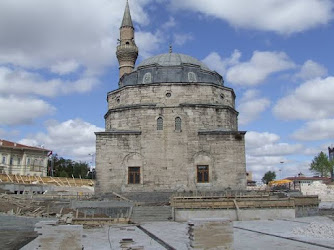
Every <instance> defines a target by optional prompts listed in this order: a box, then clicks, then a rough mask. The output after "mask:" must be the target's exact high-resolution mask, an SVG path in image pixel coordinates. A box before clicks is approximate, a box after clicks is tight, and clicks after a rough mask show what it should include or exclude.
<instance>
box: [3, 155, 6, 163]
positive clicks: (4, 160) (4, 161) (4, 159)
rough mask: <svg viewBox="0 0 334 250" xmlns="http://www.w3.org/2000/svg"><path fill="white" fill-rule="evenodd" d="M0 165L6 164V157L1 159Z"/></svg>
mask: <svg viewBox="0 0 334 250" xmlns="http://www.w3.org/2000/svg"><path fill="white" fill-rule="evenodd" d="M2 164H6V156H3V157H2Z"/></svg>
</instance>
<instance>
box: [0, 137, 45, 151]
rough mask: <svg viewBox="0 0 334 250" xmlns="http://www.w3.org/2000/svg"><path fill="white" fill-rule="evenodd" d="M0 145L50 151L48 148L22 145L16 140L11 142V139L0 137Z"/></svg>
mask: <svg viewBox="0 0 334 250" xmlns="http://www.w3.org/2000/svg"><path fill="white" fill-rule="evenodd" d="M0 147H5V148H18V149H32V150H40V151H50V150H48V149H45V148H38V147H32V146H27V145H23V144H19V143H16V142H11V141H6V140H2V139H0Z"/></svg>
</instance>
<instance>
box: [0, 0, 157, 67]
mask: <svg viewBox="0 0 334 250" xmlns="http://www.w3.org/2000/svg"><path fill="white" fill-rule="evenodd" d="M149 2H152V0H140V1H131V3H130V5H131V6H130V8H131V14H132V18H133V20H134V22H135V24H137V23H139V24H141V25H146V24H147V23H148V22H149V19H148V16H147V14H146V12H145V11H144V10H143V7H144V6H145V5H147V4H148V3H149ZM37 6H38V7H37ZM124 7H125V1H119V0H94V1H91V0H80V4H78V2H77V1H68V0H57V1H45V0H25V1H13V0H2V1H0V10H1V15H0V34H1V43H0V64H1V63H6V64H7V63H9V64H13V65H17V66H21V67H25V68H48V69H52V70H53V71H54V72H58V73H62V72H63V73H68V72H70V70H74V69H75V68H76V65H75V63H74V64H73V62H80V65H81V66H82V67H83V68H85V69H86V70H87V72H89V73H98V72H100V71H101V70H103V69H104V68H105V67H107V66H110V65H111V64H113V63H116V56H115V50H116V45H117V44H116V43H117V38H119V26H120V24H121V20H122V16H123V13H124ZM59 62H67V67H65V65H63V67H61V66H60V65H58V66H57V64H58V63H59ZM69 62H72V64H71V63H69Z"/></svg>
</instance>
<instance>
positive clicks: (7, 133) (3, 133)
mask: <svg viewBox="0 0 334 250" xmlns="http://www.w3.org/2000/svg"><path fill="white" fill-rule="evenodd" d="M19 134H20V131H18V130H5V129H2V128H0V138H2V139H7V140H8V139H9V138H11V137H16V136H18V135H19Z"/></svg>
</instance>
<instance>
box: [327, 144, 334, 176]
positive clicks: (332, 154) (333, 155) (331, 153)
mask: <svg viewBox="0 0 334 250" xmlns="http://www.w3.org/2000/svg"><path fill="white" fill-rule="evenodd" d="M328 158H329V160H330V161H334V147H333V144H332V145H331V146H330V147H328ZM331 178H332V181H334V168H333V169H332V171H331Z"/></svg>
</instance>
